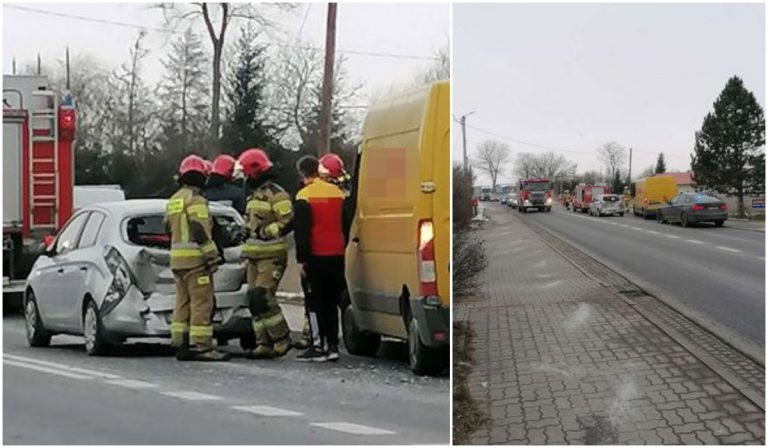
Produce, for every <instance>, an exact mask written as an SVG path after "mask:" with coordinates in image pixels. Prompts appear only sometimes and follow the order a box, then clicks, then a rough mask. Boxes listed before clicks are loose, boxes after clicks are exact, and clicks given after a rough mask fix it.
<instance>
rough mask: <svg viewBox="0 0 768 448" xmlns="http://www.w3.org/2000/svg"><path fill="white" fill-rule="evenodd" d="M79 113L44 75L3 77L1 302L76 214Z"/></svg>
mask: <svg viewBox="0 0 768 448" xmlns="http://www.w3.org/2000/svg"><path fill="white" fill-rule="evenodd" d="M75 121H76V114H75V107H74V102H73V100H72V97H71V96H70V95H69V94H68V93H66V92H56V91H54V90H53V89H52V87H51V84H50V83H49V81H48V79H47V78H46V77H45V76H16V75H3V301H4V303H5V302H7V301H8V300H9V298H10V297H11V295H12V294H14V293H19V292H22V291H23V289H24V282H25V279H26V277H27V274H28V273H29V269H30V268H31V266H32V264H33V263H34V261H35V258H37V255H39V253H40V252H42V242H43V239H44V237H45V236H47V235H51V234H54V233H56V231H57V230H58V229H60V228H61V227H62V226H63V225H64V223H66V222H67V220H68V219H69V218H70V216H71V215H72V205H73V204H72V200H73V197H72V196H73V181H74V164H73V159H74V156H73V155H74V153H73V144H74V140H75V128H76V123H75Z"/></svg>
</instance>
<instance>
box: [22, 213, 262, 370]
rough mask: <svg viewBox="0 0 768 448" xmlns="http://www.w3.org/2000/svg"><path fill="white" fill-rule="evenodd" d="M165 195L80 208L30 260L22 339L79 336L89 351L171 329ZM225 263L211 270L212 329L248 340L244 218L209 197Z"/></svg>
mask: <svg viewBox="0 0 768 448" xmlns="http://www.w3.org/2000/svg"><path fill="white" fill-rule="evenodd" d="M166 202H167V201H165V200H161V199H147V200H143V199H142V200H128V201H121V202H111V203H102V204H95V205H92V206H89V207H85V208H82V209H80V210H78V211H77V212H76V213H75V214H74V215H73V216H72V218H70V220H69V221H68V222H67V223H66V224H65V225H64V227H63V228H62V229H61V231H60V232H59V233H58V235H57V236H56V238H55V239H54V240H53V241H52V242H51V243H50V245H49V246H48V247H47V248H46V249H45V252H44V253H43V255H41V256H40V257H39V258H38V259H37V261H36V262H35V264H34V266H33V267H32V270H31V272H30V274H29V277H28V278H27V283H26V287H25V294H24V315H25V320H26V333H27V341H28V343H29V345H31V346H47V345H49V344H50V341H51V337H52V336H53V335H55V334H59V333H61V334H76V335H83V336H85V349H86V352H87V353H88V354H89V355H99V354H104V353H106V352H107V351H108V350H109V348H110V346H113V345H117V344H120V343H122V342H124V341H125V339H126V338H129V337H131V338H132V337H168V336H170V322H171V314H172V312H173V307H174V301H175V287H174V277H173V273H172V272H171V269H170V250H169V247H170V240H169V236H168V235H167V234H166V231H165V225H164V223H163V218H164V216H165V205H166ZM210 209H211V216H212V218H213V219H214V220H215V225H214V230H215V233H216V235H214V237H215V239H216V240H217V242H218V243H219V245H220V246H221V247H222V248H223V252H224V254H223V255H224V261H225V262H224V264H223V265H221V266H219V269H218V270H217V271H216V273H215V274H214V276H213V283H214V291H215V298H216V305H215V307H214V315H213V322H214V332H215V334H216V336H217V338H218V339H219V341H220V343H221V342H222V341H223V340H228V339H229V338H235V337H239V338H240V342H241V345H243V346H244V347H250V346H252V345H253V340H252V339H253V331H252V329H251V323H250V320H251V313H250V310H249V308H248V300H247V295H246V290H247V285H245V276H246V265H245V262H244V261H241V259H240V248H239V243H240V235H241V232H242V226H243V224H244V222H243V218H242V217H241V216H240V215H239V214H238V213H237V211H235V210H234V209H233V208H231V207H227V206H224V205H220V204H215V203H211V205H210Z"/></svg>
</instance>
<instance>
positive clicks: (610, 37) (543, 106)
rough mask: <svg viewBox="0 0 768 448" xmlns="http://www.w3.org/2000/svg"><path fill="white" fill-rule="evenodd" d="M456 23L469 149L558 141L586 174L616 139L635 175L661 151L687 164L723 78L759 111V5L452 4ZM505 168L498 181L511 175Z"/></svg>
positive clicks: (458, 100) (671, 161) (457, 101)
mask: <svg viewBox="0 0 768 448" xmlns="http://www.w3.org/2000/svg"><path fill="white" fill-rule="evenodd" d="M453 30H454V32H453V75H452V89H453V113H454V115H455V116H456V117H458V116H461V115H463V114H467V113H470V112H473V111H474V113H473V114H472V115H469V116H468V117H467V150H468V152H469V153H470V155H471V153H472V151H474V150H475V148H476V146H477V144H478V143H479V142H481V141H483V140H486V139H496V140H500V141H504V142H506V143H508V144H509V145H510V147H511V149H512V152H513V155H514V154H515V153H519V152H533V153H539V152H544V151H546V149H541V148H538V147H535V146H531V145H528V144H521V143H516V142H514V141H510V140H508V139H509V138H511V139H515V140H521V141H523V142H527V143H533V144H536V145H540V146H545V147H551V148H555V149H558V150H559V151H558V152H560V153H562V154H563V155H565V156H566V157H567V158H568V159H569V160H571V161H573V162H576V163H577V171H578V172H583V171H586V170H591V169H600V162H599V161H598V159H597V157H596V154H595V150H596V148H597V147H598V146H600V145H601V144H603V143H605V142H610V141H615V142H618V143H620V144H622V145H624V146H626V147H632V148H633V160H632V173H633V177H635V175H636V174H639V173H640V172H641V171H643V170H644V169H646V168H647V167H648V166H650V165H651V164H654V163H655V161H656V157H657V155H658V153H659V152H664V155H665V158H666V162H667V169H668V171H676V170H681V171H684V170H687V169H689V167H690V154H691V153H692V152H693V144H694V141H693V139H694V132H695V131H697V130H699V129H700V128H701V124H702V121H703V119H704V116H705V115H706V114H707V112H709V111H711V110H712V103H713V102H714V101H715V100H716V99H717V96H718V95H719V94H720V92H721V91H722V89H723V88H724V87H725V84H726V82H727V80H728V79H729V78H730V77H731V76H733V75H738V76H739V77H740V78H742V79H743V80H744V84H745V87H746V88H747V89H749V90H751V91H752V92H753V93H754V94H755V96H756V97H757V100H758V102H759V103H760V105H761V106H762V107H763V108H765V7H764V5H763V4H730V5H725V4H674V5H673V4H666V5H664V4H549V5H545V4H538V5H535V4H492V5H491V4H486V5H479V4H474V5H469V4H457V5H456V6H455V7H454V16H453ZM458 128H459V127H458V126H453V134H454V135H453V141H454V160H461V146H460V142H461V139H460V133H459V130H458ZM476 128H479V129H482V130H483V131H480V130H478V129H476ZM488 132H492V133H495V134H499V135H502V136H504V137H505V138H506V139H504V138H499V137H495V136H493V135H490V134H488ZM511 168H512V165H511V164H510V165H509V166H508V169H507V170H506V171H507V173H506V174H505V175H503V176H502V179H501V181H505V182H506V181H515V180H516V179H514V178H513V176H512V175H511V173H510V171H511ZM479 181H480V182H481V183H483V182H486V183H490V182H489V180H488V178H487V177H486V178H483V176H481V177H480V178H479Z"/></svg>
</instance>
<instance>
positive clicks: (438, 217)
mask: <svg viewBox="0 0 768 448" xmlns="http://www.w3.org/2000/svg"><path fill="white" fill-rule="evenodd" d="M434 89H435V92H434V97H433V99H432V101H431V105H430V108H431V109H430V114H431V116H432V120H434V121H433V122H434V124H435V127H434V134H433V135H434V137H433V138H434V140H433V146H434V154H433V160H434V164H433V168H432V169H433V173H432V176H433V179H434V183H435V192H434V193H433V204H432V210H433V220H434V226H435V270H436V273H437V293H438V295H439V296H440V301H441V303H442V304H443V305H444V306H448V305H449V303H450V298H451V275H450V264H451V210H450V208H451V207H450V206H451V199H450V194H451V162H450V157H451V140H450V138H451V136H450V132H451V128H450V121H449V116H450V113H449V111H450V107H451V106H450V85H449V84H448V83H447V82H445V83H438V84H437V85H435V87H434Z"/></svg>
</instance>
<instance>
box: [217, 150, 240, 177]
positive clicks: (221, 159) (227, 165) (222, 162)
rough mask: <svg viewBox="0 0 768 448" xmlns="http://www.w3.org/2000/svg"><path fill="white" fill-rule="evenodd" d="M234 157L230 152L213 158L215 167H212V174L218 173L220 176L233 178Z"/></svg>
mask: <svg viewBox="0 0 768 448" xmlns="http://www.w3.org/2000/svg"><path fill="white" fill-rule="evenodd" d="M235 162H237V161H236V160H235V158H234V157H232V156H230V155H229V154H222V155H220V156H218V157H216V158H215V159H213V168H211V174H218V175H219V176H222V177H226V178H227V179H232V173H234V171H235Z"/></svg>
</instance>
